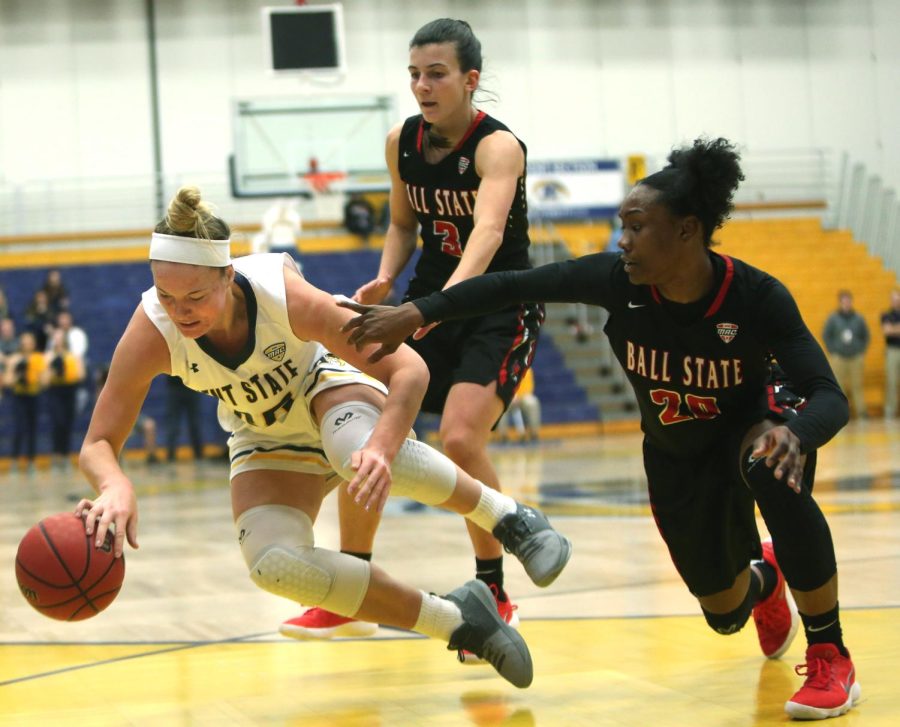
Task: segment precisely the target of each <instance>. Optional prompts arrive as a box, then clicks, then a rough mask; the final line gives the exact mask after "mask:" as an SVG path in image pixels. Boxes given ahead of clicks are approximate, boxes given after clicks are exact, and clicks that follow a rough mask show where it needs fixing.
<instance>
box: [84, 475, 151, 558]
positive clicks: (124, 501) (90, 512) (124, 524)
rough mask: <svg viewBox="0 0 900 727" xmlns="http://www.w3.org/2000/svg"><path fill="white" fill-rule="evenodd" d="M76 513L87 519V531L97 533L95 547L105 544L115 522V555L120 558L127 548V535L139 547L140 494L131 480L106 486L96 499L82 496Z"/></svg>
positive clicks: (133, 546) (85, 520)
mask: <svg viewBox="0 0 900 727" xmlns="http://www.w3.org/2000/svg"><path fill="white" fill-rule="evenodd" d="M75 515H76V516H77V517H80V518H83V519H84V531H85V532H86V533H87V534H88V535H91V534H94V533H96V537H95V538H94V544H95V546H96V547H100V546H101V545H102V544H103V541H104V540H105V539H106V532H107V531H108V530H109V529H110V527H111V526H112V528H113V533H114V535H115V546H114V548H113V552H114V554H115V556H116V558H120V557H121V556H122V552H123V551H124V550H125V538H126V536H127V538H128V543H129V545H131V547H132V548H137V547H138V541H137V525H138V511H137V498H136V497H135V494H134V487H132V485H131V483H130V482H129V481H128V480H126V479H123V480H122V481H121V482H118V483H116V484H112V485H109V486H107V487H105V488H104V489H103V492H102V493H101V494H100V495H99V496H98V497H97V498H96V499H94V500H88V499H87V498H84V499H82V500H81V501H80V502H79V503H78V504H77V505H76V506H75Z"/></svg>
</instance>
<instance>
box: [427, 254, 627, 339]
mask: <svg viewBox="0 0 900 727" xmlns="http://www.w3.org/2000/svg"><path fill="white" fill-rule="evenodd" d="M618 257H619V256H618V255H616V254H613V253H597V254H595V255H585V256H584V257H580V258H576V259H574V260H566V261H565V262H561V263H550V264H549V265H542V266H541V267H538V268H534V269H533V270H510V271H505V272H500V273H488V274H487V275H479V276H478V277H475V278H469V279H468V280H464V281H462V282H461V283H457V284H456V285H454V286H452V287H450V288H447V289H446V290H444V291H439V292H436V293H432V294H431V295H429V296H427V297H425V298H418V299H416V300H414V301H412V303H413V305H415V306H416V307H417V308H418V309H419V311H420V312H421V313H422V316H423V317H424V318H425V323H426V324H428V323H434V322H435V321H445V320H452V319H454V318H471V317H473V316H479V315H485V314H487V313H490V312H492V311H495V310H499V309H501V308H505V307H507V306H510V305H514V304H516V303H536V302H540V303H587V304H590V305H606V303H607V300H606V298H607V296H608V295H609V290H610V285H609V281H610V275H611V272H612V268H613V265H614V264H615V261H616V260H618Z"/></svg>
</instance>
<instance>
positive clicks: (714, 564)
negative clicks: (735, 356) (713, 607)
mask: <svg viewBox="0 0 900 727" xmlns="http://www.w3.org/2000/svg"><path fill="white" fill-rule="evenodd" d="M791 397H793V395H792V394H790V392H789V391H788V390H785V391H784V394H783V395H782V396H778V397H776V396H775V394H774V390H773V387H772V386H771V385H769V386H767V387H766V389H765V390H764V392H763V393H762V395H761V396H760V397H759V400H758V405H757V406H756V407H755V408H753V409H755V411H754V413H753V414H750V416H749V417H748V418H747V419H746V420H745V421H743V422H737V423H735V425H733V426H732V427H730V428H729V429H728V430H726V431H725V432H723V436H722V438H721V440H720V444H717V445H715V446H711V447H710V448H709V449H708V450H707V451H706V452H705V453H704V454H702V455H698V456H695V457H677V456H675V455H671V454H669V453H667V452H665V451H663V450H661V449H659V448H658V447H654V446H653V445H652V444H651V443H649V442H648V441H647V440H646V439H645V440H644V470H645V472H646V474H647V483H648V488H649V494H650V507H651V509H652V511H653V517H654V519H655V520H656V525H657V527H658V528H659V532H660V534H661V535H662V537H663V540H664V541H665V543H666V546H667V547H668V549H669V554H670V555H671V557H672V561H673V563H674V564H675V568H676V569H677V570H678V573H679V575H680V576H681V578H682V580H683V581H684V582H685V584H686V585H687V587H688V589H689V590H690V591H691V593H693V594H694V595H695V596H697V597H700V596H710V595H712V594H714V593H718V592H719V591H724V590H726V589H728V588H730V587H731V586H732V585H733V584H734V579H735V578H736V577H737V575H738V573H740V572H741V571H742V570H744V568H746V567H747V565H748V564H749V562H750V561H751V560H759V559H760V558H762V546H761V544H760V540H759V531H758V530H757V527H756V508H755V502H754V499H753V494H752V492H751V491H750V488H749V487H748V486H747V484H746V483H745V482H744V478H743V476H742V475H741V471H740V457H741V456H742V452H741V444H742V441H743V439H744V437H745V435H746V434H747V431H748V430H749V429H750V426H751V425H752V424H754V423H756V422H758V421H760V420H762V419H763V418H766V419H771V420H773V421H775V422H777V423H779V424H780V423H782V422H784V421H787V420H789V419H791V418H793V417H795V416H797V412H796V409H795V408H793V406H791V404H794V403H795V402H794V398H791ZM795 398H797V399H799V397H795ZM801 401H802V400H801ZM748 414H749V412H748ZM676 426H677V425H676ZM815 470H816V452H809V453H808V454H807V458H806V465H805V467H804V471H803V482H804V484H805V485H806V486H807V487H808V488H809V489H810V491H811V490H812V487H813V481H814V478H815ZM784 487H787V485H786V484H785V485H784Z"/></svg>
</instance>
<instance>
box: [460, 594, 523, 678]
mask: <svg viewBox="0 0 900 727" xmlns="http://www.w3.org/2000/svg"><path fill="white" fill-rule="evenodd" d="M444 598H446V599H447V600H449V601H453V603H455V604H456V605H457V606H459V610H460V611H461V612H462V617H463V623H462V625H461V626H459V627H458V628H457V629H456V631H454V632H453V633H452V634H451V636H450V643H449V644H448V645H447V649H448V650H450V651H461V650H465V651H470V652H472V653H473V654H477V655H478V656H480V657H481V658H482V659H484V660H485V661H487V662H490V664H491V666H493V667H494V669H496V670H497V673H498V674H499V675H500V676H502V677H503V678H504V679H506V681H508V682H510V683H511V684H513V685H515V686H517V687H519V688H520V689H524V688H525V687H527V686H529V685H530V684H531V680H532V679H533V678H534V667H533V665H532V663H531V654H530V653H529V651H528V645H527V644H526V643H525V640H524V639H523V638H522V637H521V636H520V635H519V632H518V631H516V630H515V629H513V628H511V627H510V626H509V624H507V623H506V621H504V620H503V617H502V616H501V615H500V612H499V611H497V603H496V602H495V601H494V596H493V595H492V594H491V591H490V589H489V588H488V587H487V586H486V585H485V584H484V583H482V582H481V581H469V582H468V583H465V584H463V585H462V586H460V587H459V588H457V589H456V590H455V591H451V592H450V593H448V594H447V595H446V596H444Z"/></svg>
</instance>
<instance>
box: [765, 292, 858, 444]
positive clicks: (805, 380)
mask: <svg viewBox="0 0 900 727" xmlns="http://www.w3.org/2000/svg"><path fill="white" fill-rule="evenodd" d="M770 280H771V287H770V288H769V289H768V290H766V291H765V293H764V294H763V295H762V296H760V307H759V314H760V318H759V321H760V324H761V325H762V326H763V330H766V331H768V333H769V336H768V343H769V345H770V348H771V351H772V353H773V355H774V356H775V358H776V359H777V360H778V364H779V365H780V366H781V368H782V369H784V372H785V374H787V376H788V379H790V381H791V384H792V389H794V391H795V393H797V394H800V395H801V396H803V397H805V398H806V400H807V403H806V406H805V407H804V408H803V409H802V410H801V411H800V416H798V417H797V418H796V419H792V420H790V421H789V422H788V423H787V427H788V428H789V429H790V430H791V431H792V432H793V433H794V434H796V435H797V437H798V438H799V439H800V448H801V451H803V452H811V451H812V450H814V449H817V448H819V447H821V446H822V445H823V444H825V443H826V442H827V441H828V440H829V439H831V438H832V437H833V436H834V435H835V434H837V433H838V431H840V429H841V428H842V427H843V426H844V425H845V424H846V423H847V421H848V420H849V418H850V410H849V406H848V404H847V397H846V396H844V392H842V391H841V388H840V386H838V383H837V381H836V380H835V378H834V374H833V373H832V371H831V366H830V365H829V364H828V359H827V358H826V357H825V354H824V352H823V351H822V347H821V346H819V344H818V342H817V341H816V339H815V338H813V335H812V333H810V331H809V328H807V327H806V324H805V323H804V322H803V318H802V317H801V316H800V311H799V309H798V308H797V304H796V302H795V301H794V298H793V296H792V295H791V294H790V293H789V292H788V290H787V288H785V287H784V286H783V285H782V284H781V283H779V282H778V281H776V280H774V279H770Z"/></svg>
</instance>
